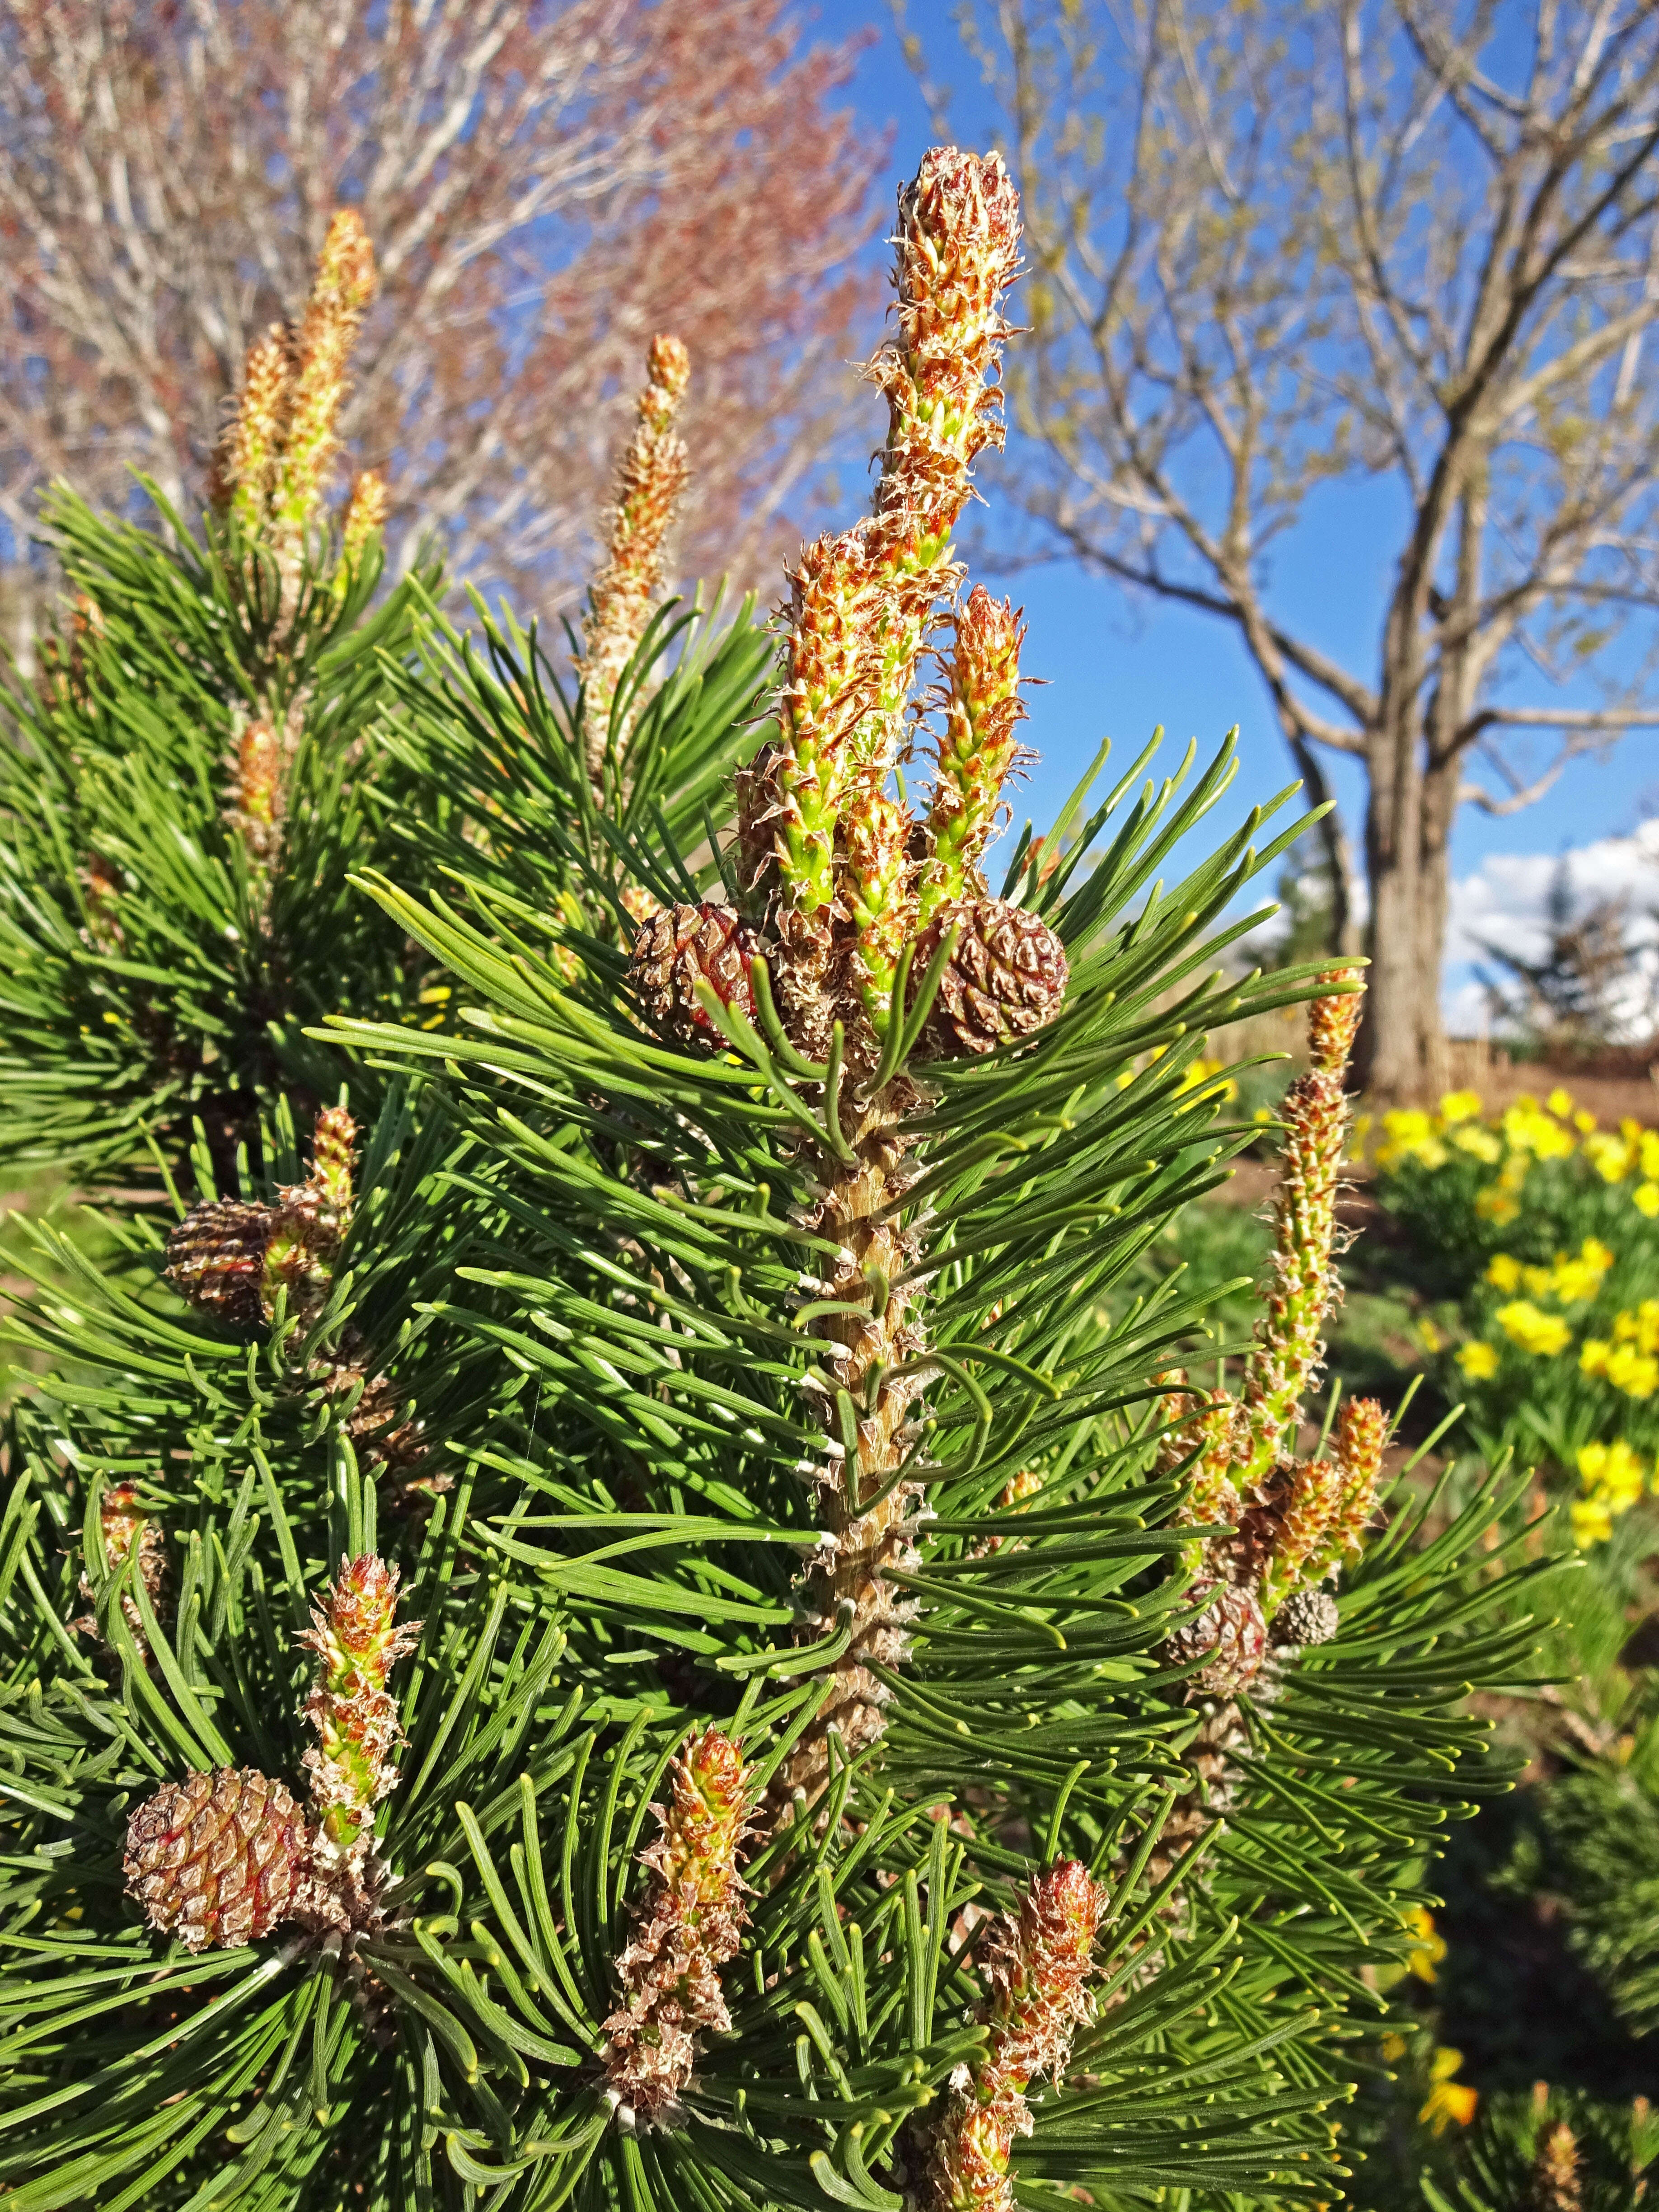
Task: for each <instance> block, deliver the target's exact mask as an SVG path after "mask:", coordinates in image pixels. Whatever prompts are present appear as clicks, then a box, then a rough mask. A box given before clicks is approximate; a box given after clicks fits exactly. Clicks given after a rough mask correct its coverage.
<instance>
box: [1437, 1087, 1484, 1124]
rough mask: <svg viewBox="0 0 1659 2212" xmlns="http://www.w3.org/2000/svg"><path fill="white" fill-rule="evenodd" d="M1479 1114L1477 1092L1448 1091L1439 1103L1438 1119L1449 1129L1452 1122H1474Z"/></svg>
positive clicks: (1478, 1095) (1478, 1096) (1478, 1094)
mask: <svg viewBox="0 0 1659 2212" xmlns="http://www.w3.org/2000/svg"><path fill="white" fill-rule="evenodd" d="M1440 1118H1441V1120H1442V1121H1443V1122H1445V1123H1446V1124H1447V1126H1448V1127H1449V1126H1450V1125H1451V1124H1452V1123H1453V1122H1454V1121H1476V1120H1478V1119H1479V1118H1480V1092H1479V1091H1448V1092H1447V1093H1446V1095H1445V1097H1443V1099H1442V1100H1441V1102H1440Z"/></svg>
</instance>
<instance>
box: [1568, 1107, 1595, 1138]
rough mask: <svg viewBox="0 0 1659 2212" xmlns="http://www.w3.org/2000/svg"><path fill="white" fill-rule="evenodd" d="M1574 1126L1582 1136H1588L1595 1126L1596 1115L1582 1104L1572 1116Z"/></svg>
mask: <svg viewBox="0 0 1659 2212" xmlns="http://www.w3.org/2000/svg"><path fill="white" fill-rule="evenodd" d="M1572 1126H1573V1127H1574V1128H1575V1129H1577V1131H1578V1133H1579V1134H1580V1135H1581V1136H1583V1137H1588V1136H1589V1135H1590V1134H1591V1133H1592V1132H1593V1131H1594V1129H1595V1115H1594V1114H1591V1113H1589V1112H1587V1111H1586V1110H1585V1109H1584V1108H1583V1107H1582V1106H1581V1107H1580V1108H1579V1109H1578V1111H1577V1113H1576V1114H1575V1115H1573V1117H1572Z"/></svg>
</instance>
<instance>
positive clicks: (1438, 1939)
mask: <svg viewBox="0 0 1659 2212" xmlns="http://www.w3.org/2000/svg"><path fill="white" fill-rule="evenodd" d="M1401 1918H1402V1919H1403V1920H1404V1922H1405V1923H1406V1925H1407V1928H1409V1929H1411V1931H1412V1933H1413V1936H1416V1938H1417V1942H1415V1944H1413V1947H1412V1949H1411V1950H1410V1952H1409V1953H1408V1954H1407V1959H1406V1971H1407V1973H1410V1974H1415V1975H1416V1977H1417V1978H1418V1980H1419V1982H1435V1981H1438V1979H1439V1978H1440V1977H1439V1974H1438V1972H1437V1968H1438V1967H1439V1965H1440V1961H1441V1960H1443V1958H1444V1957H1445V1955H1446V1939H1445V1937H1444V1936H1443V1935H1441V1934H1440V1932H1439V1930H1438V1929H1437V1928H1436V1926H1435V1924H1434V1915H1433V1914H1432V1913H1431V1912H1429V1911H1425V1908H1424V1907H1423V1906H1422V1905H1408V1906H1407V1909H1406V1911H1405V1912H1404V1913H1403V1914H1402V1915H1401ZM1453 2070H1454V2071H1455V2069H1453Z"/></svg>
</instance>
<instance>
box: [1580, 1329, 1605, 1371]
mask: <svg viewBox="0 0 1659 2212" xmlns="http://www.w3.org/2000/svg"><path fill="white" fill-rule="evenodd" d="M1612 1350H1613V1346H1611V1345H1610V1344H1609V1343H1608V1342H1607V1339H1606V1338H1605V1337H1601V1336H1587V1337H1586V1338H1585V1339H1584V1341H1583V1344H1582V1345H1581V1346H1579V1350H1578V1364H1579V1366H1580V1367H1581V1368H1582V1369H1583V1371H1584V1373H1585V1374H1586V1375H1605V1374H1606V1373H1607V1354H1608V1353H1609V1352H1611V1351H1612Z"/></svg>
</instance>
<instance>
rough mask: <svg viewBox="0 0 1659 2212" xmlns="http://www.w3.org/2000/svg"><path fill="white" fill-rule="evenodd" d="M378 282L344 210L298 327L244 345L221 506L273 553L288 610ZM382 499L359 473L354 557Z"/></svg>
mask: <svg viewBox="0 0 1659 2212" xmlns="http://www.w3.org/2000/svg"><path fill="white" fill-rule="evenodd" d="M375 284H376V276H375V270H374V249H373V247H372V246H370V244H369V240H368V233H367V231H365V229H364V228H363V224H362V217H361V216H359V215H358V214H357V213H356V210H354V209H351V208H342V209H340V210H338V211H337V213H336V215H335V216H334V217H333V220H332V221H331V222H330V224H329V227H328V234H327V236H326V237H325V240H324V241H323V249H322V252H321V253H320V254H319V256H318V260H317V270H316V275H315V277H314V279H313V284H312V289H311V297H310V299H309V300H308V301H307V304H306V309H305V313H304V315H303V316H302V317H301V320H300V323H299V325H298V326H297V328H295V327H289V325H284V324H281V323H273V324H272V325H270V328H269V329H268V330H266V331H264V332H263V333H262V334H261V336H260V337H257V338H256V339H255V340H254V341H253V343H252V345H251V346H250V347H249V349H248V352H247V359H246V363H245V365H244V368H243V372H242V387H241V390H240V392H238V394H237V396H236V400H235V404H234V410H233V412H232V415H231V417H230V420H229V422H228V423H227V425H226V428H225V433H224V436H223V438H222V441H221V443H220V448H219V453H218V458H217V462H216V496H217V503H218V505H219V506H220V507H221V508H222V510H223V511H224V512H225V513H227V514H228V516H229V517H230V519H231V520H232V522H233V523H234V525H236V526H239V527H240V531H241V532H242V534H243V536H244V537H245V538H247V539H248V540H250V541H258V542H259V543H261V544H264V545H265V546H266V547H267V548H268V549H269V550H270V551H271V552H272V553H273V554H274V555H275V556H276V562H277V567H278V572H279V574H280V575H281V578H282V583H283V598H284V603H285V604H286V605H289V606H291V605H292V603H293V600H294V597H295V592H296V590H297V586H298V580H299V575H300V570H301V565H302V563H303V562H304V559H305V556H306V552H307V544H308V541H309V540H310V538H311V537H312V535H313V532H315V530H316V527H317V525H318V522H319V519H320V514H321V507H322V501H323V499H324V496H325V494H326V492H327V490H328V488H329V485H330V483H331V481H332V477H333V473H334V470H335V468H336V466H337V463H338V459H339V453H340V435H339V423H340V413H341V410H342V408H343V405H344V404H345V398H346V394H347V392H348V389H349V368H350V362H351V355H352V350H353V349H354V347H355V345H356V341H357V336H358V333H359V331H361V329H362V320H363V317H364V315H365V314H366V313H367V312H368V307H369V305H370V303H371V301H373V300H374V291H375ZM385 496H386V495H385V486H384V484H383V483H380V479H379V478H378V477H375V478H374V479H372V480H371V479H368V478H360V479H359V482H358V485H357V487H356V489H355V490H354V492H353V495H352V500H351V504H350V507H349V509H348V536H349V540H350V550H352V552H353V553H354V554H355V557H356V558H358V559H361V557H362V551H363V549H364V548H365V546H366V545H367V544H368V539H369V537H370V535H371V534H372V532H374V531H375V530H378V529H379V528H380V526H381V524H382V523H383V521H384V520H385Z"/></svg>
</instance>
